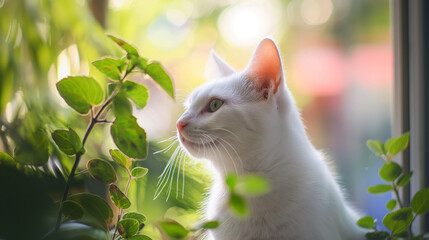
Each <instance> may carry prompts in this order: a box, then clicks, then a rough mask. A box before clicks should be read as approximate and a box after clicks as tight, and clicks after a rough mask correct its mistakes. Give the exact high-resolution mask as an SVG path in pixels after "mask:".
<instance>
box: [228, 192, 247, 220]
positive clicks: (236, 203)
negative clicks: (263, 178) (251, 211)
mask: <svg viewBox="0 0 429 240" xmlns="http://www.w3.org/2000/svg"><path fill="white" fill-rule="evenodd" d="M229 207H230V208H231V210H232V212H233V213H235V214H236V215H237V216H238V217H246V216H247V215H248V208H247V205H246V202H245V201H244V198H243V197H242V196H240V195H237V194H235V193H231V196H230V198H229Z"/></svg>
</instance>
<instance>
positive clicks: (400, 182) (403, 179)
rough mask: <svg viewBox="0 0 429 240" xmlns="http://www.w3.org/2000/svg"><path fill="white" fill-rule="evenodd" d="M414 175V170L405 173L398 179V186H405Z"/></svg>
mask: <svg viewBox="0 0 429 240" xmlns="http://www.w3.org/2000/svg"><path fill="white" fill-rule="evenodd" d="M412 176H413V172H407V173H405V174H403V175H402V176H401V177H400V178H399V179H398V182H397V183H396V185H398V187H403V186H405V185H407V184H408V183H409V182H410V180H411V177H412Z"/></svg>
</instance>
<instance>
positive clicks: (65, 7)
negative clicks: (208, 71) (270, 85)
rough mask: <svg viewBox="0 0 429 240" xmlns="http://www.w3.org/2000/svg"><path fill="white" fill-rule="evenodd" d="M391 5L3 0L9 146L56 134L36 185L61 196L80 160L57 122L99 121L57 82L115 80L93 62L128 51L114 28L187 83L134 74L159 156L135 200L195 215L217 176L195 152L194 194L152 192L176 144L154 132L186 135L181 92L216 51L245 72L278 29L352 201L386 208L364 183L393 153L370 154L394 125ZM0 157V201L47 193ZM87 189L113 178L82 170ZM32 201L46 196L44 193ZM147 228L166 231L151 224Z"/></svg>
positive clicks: (103, 149) (301, 99)
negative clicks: (160, 83)
mask: <svg viewBox="0 0 429 240" xmlns="http://www.w3.org/2000/svg"><path fill="white" fill-rule="evenodd" d="M389 11H390V10H389V1H387V0H377V1H374V0H284V1H281V0H158V1H150V0H68V1H58V0H0V115H1V122H0V137H1V143H2V144H0V151H2V152H6V153H9V154H10V155H13V150H14V148H15V147H16V146H18V145H20V146H25V148H26V149H27V150H28V152H29V153H31V154H32V156H34V157H36V156H37V154H38V145H37V144H38V143H40V141H42V140H43V139H45V140H44V141H47V142H48V145H49V154H50V158H49V161H48V163H47V164H45V166H42V167H39V168H29V169H27V170H26V171H30V172H31V174H30V175H31V176H32V178H33V177H35V178H36V179H39V180H40V182H41V183H35V182H38V181H39V180H37V181H36V180H35V181H31V182H32V183H33V184H36V185H37V184H38V186H39V187H41V189H44V191H46V195H48V196H49V197H50V199H53V200H57V199H58V198H59V196H60V194H61V192H62V189H63V184H64V180H63V177H62V174H61V172H65V173H67V172H69V171H70V168H71V165H72V163H73V159H72V158H69V157H67V156H65V155H64V154H62V153H61V152H60V151H59V150H58V149H57V148H56V147H55V145H54V144H53V142H52V140H51V139H50V132H52V131H53V130H54V129H58V128H65V127H68V126H73V127H74V129H76V130H77V132H78V134H80V135H81V136H82V135H83V133H84V131H85V128H86V125H87V124H88V121H89V119H88V118H87V117H82V116H80V115H78V114H77V113H76V112H74V111H73V110H71V109H69V108H68V107H67V106H66V104H65V103H64V101H63V100H62V99H61V98H60V96H59V94H58V93H57V90H56V88H55V83H56V82H58V81H59V80H60V79H62V78H63V77H66V76H68V75H88V74H90V75H92V76H94V77H95V78H96V79H97V80H98V81H100V83H102V84H103V85H104V84H105V83H106V79H105V78H104V77H103V75H102V74H101V73H100V72H98V71H97V70H96V69H95V68H94V67H93V66H92V65H91V64H90V62H91V61H93V60H95V59H98V58H100V57H101V56H104V55H114V56H119V54H120V50H119V49H118V48H117V47H116V46H115V44H114V43H112V42H111V41H110V40H109V39H108V38H107V37H106V35H105V34H106V33H112V34H115V35H117V36H121V37H122V38H123V39H126V40H127V41H129V42H131V43H133V44H134V45H135V46H136V47H137V48H138V50H139V52H140V53H141V55H142V56H144V57H146V58H149V59H154V60H159V61H160V62H161V63H162V64H163V66H164V67H165V68H166V69H167V71H168V72H169V74H170V75H171V76H172V79H173V81H174V84H175V88H176V95H177V99H176V101H172V100H171V99H170V98H169V97H168V96H167V94H165V93H164V92H163V91H162V90H160V89H159V88H158V87H157V86H156V85H155V84H153V83H152V82H151V81H150V80H148V79H146V78H145V77H144V76H142V75H134V77H133V80H135V81H138V82H141V83H144V84H146V85H147V86H148V87H149V89H150V94H151V96H150V99H149V103H148V106H147V107H146V108H145V109H143V110H137V109H134V114H135V115H136V116H137V118H138V122H139V124H140V125H141V126H142V127H143V128H144V129H145V130H146V132H147V133H148V138H149V140H150V141H151V142H152V143H151V146H150V150H151V152H150V154H149V157H148V158H147V159H146V160H145V161H143V162H138V164H139V165H141V166H144V167H147V168H149V170H150V172H149V175H148V178H145V179H142V180H139V181H138V182H136V183H133V184H132V185H131V188H130V194H129V195H130V197H131V201H132V202H133V203H134V204H133V206H132V207H131V210H139V211H141V212H143V213H145V214H146V215H147V217H148V220H149V222H152V223H153V222H156V221H157V220H158V219H160V218H161V217H164V216H168V217H171V218H175V219H176V220H178V221H179V222H181V223H182V224H184V225H185V226H190V225H191V224H193V223H194V222H195V221H196V220H197V219H198V218H199V214H200V213H199V212H198V211H197V209H198V208H199V206H200V203H201V201H202V200H203V199H204V196H205V195H204V194H205V193H206V191H207V187H208V186H209V185H210V171H209V170H207V166H206V165H205V163H204V161H195V160H190V159H189V160H188V161H187V165H186V176H187V178H186V180H185V182H186V183H185V186H186V187H185V194H184V198H183V199H182V198H181V185H180V189H178V192H179V197H178V198H176V196H175V195H176V194H175V193H176V189H175V186H174V185H175V184H173V187H172V188H173V189H172V195H171V196H170V198H169V199H168V201H166V195H167V194H166V192H165V191H164V193H163V194H161V195H160V197H159V198H158V199H156V200H153V196H154V193H155V188H156V187H155V185H156V181H157V177H158V176H159V175H160V174H161V172H162V170H163V168H164V167H165V164H166V162H167V160H168V158H169V155H171V154H172V152H173V151H172V150H174V149H172V150H171V151H169V152H167V153H165V154H158V155H152V154H151V153H153V152H154V151H157V150H160V149H162V148H164V147H166V146H168V144H169V142H165V143H157V142H158V141H160V140H162V139H166V138H168V137H170V136H172V135H174V134H175V128H174V126H175V121H176V119H177V118H178V117H179V116H180V114H181V112H182V111H183V110H182V107H181V102H182V101H183V100H184V99H185V98H186V96H187V95H188V94H189V93H190V92H191V91H192V89H194V88H195V87H196V86H198V85H200V84H202V83H203V82H204V78H203V75H204V71H205V64H206V61H207V58H208V56H209V52H210V50H211V49H215V50H216V51H217V52H218V54H219V55H220V56H222V57H223V58H224V59H225V60H226V61H227V62H229V63H230V65H232V66H233V67H235V68H236V69H237V70H241V69H243V68H244V67H245V66H246V64H247V61H248V60H249V58H250V56H251V53H252V51H253V49H254V47H255V46H256V44H257V43H258V41H260V40H261V39H262V38H263V37H265V36H270V37H272V38H273V39H274V40H275V41H276V42H277V44H278V46H279V48H280V51H281V53H282V56H283V64H284V69H285V74H286V78H287V84H288V87H289V88H290V89H291V90H292V92H293V94H294V96H295V98H296V99H297V103H298V105H299V107H300V109H301V112H302V116H303V120H304V122H305V124H306V126H307V131H308V134H309V136H310V139H311V140H312V142H313V143H314V144H315V145H316V147H317V148H320V149H322V150H323V151H324V152H325V153H326V155H327V156H329V158H330V159H332V162H334V163H335V165H336V167H337V170H338V176H339V177H338V178H339V181H340V183H341V184H342V186H344V189H346V190H345V191H346V193H347V196H348V199H349V201H350V202H351V203H352V204H353V205H355V206H356V207H357V209H359V210H360V211H361V212H362V213H363V214H369V215H372V216H374V217H376V218H378V219H382V217H383V216H384V214H385V213H387V210H386V209H384V204H385V202H387V201H388V199H390V195H389V194H385V195H380V196H370V195H369V194H368V193H367V192H366V188H367V187H368V186H371V185H374V184H375V183H377V182H379V181H381V180H379V179H378V175H377V170H376V168H375V167H377V166H381V164H382V161H381V160H380V159H376V158H375V157H373V156H372V155H371V154H370V152H369V151H368V150H367V149H366V147H365V141H366V140H367V139H380V140H382V141H384V140H385V139H387V138H388V137H389V136H390V124H391V121H390V116H391V113H390V108H391V107H390V102H391V92H392V83H393V53H392V49H391V36H390V19H389ZM107 135H108V128H103V127H101V126H98V127H97V129H96V130H95V131H94V132H93V134H92V135H91V136H90V138H89V142H88V144H87V146H86V149H87V154H86V155H85V156H84V161H82V162H81V164H82V167H83V166H84V165H85V164H86V160H88V159H91V158H95V157H99V156H103V157H104V158H106V159H107V158H108V152H107V151H108V149H110V148H113V147H114V144H113V143H112V141H111V140H110V138H108V137H106V136H107ZM41 139H42V140H41ZM39 147H40V146H39ZM0 167H1V168H2V169H1V170H2V171H3V172H4V173H5V174H3V175H2V179H1V180H5V181H6V182H4V181H3V182H2V183H1V184H2V185H5V186H3V189H6V190H7V191H6V190H5V191H2V193H1V194H2V196H3V197H1V196H0V200H2V201H4V202H6V203H8V201H10V199H12V198H8V197H5V196H6V195H8V196H10V195H14V196H17V198H20V199H24V200H23V201H22V202H19V204H18V202H17V203H16V206H20V204H21V205H24V204H27V205H28V204H30V203H28V202H30V199H32V194H33V195H37V194H38V192H37V191H33V192H28V194H27V193H26V192H25V191H24V190H25V187H24V188H23V187H22V186H27V187H28V184H26V183H22V184H21V183H20V182H19V181H18V180H17V179H19V177H17V176H20V175H19V173H17V174H10V177H11V178H13V179H15V180H16V181H17V182H15V181H11V179H10V178H9V177H6V175H7V173H11V172H13V171H15V170H13V169H9V168H5V167H4V166H0ZM7 176H9V175H7ZM13 176H15V177H13ZM123 177H125V174H124V173H123ZM122 182H123V183H124V184H125V181H122ZM122 187H123V186H122ZM84 189H85V190H88V191H91V192H95V193H97V194H100V195H105V194H106V189H105V187H104V186H103V185H100V184H98V183H97V182H95V181H93V180H91V179H90V178H89V177H88V176H85V175H81V176H80V178H79V179H78V180H77V181H76V184H75V188H74V190H73V191H74V192H76V191H79V190H84ZM40 194H41V193H40ZM4 202H2V203H4ZM42 202H44V201H42ZM6 205H7V204H6ZM32 206H35V207H36V206H39V205H37V202H36V201H34V203H33V205H32ZM3 207H4V208H6V206H3ZM8 208H9V207H8ZM29 208H31V207H29ZM3 210H5V209H3ZM5 211H6V210H5ZM5 213H6V214H2V216H1V217H0V218H1V219H0V221H1V222H0V226H1V227H0V237H7V236H10V232H11V228H8V226H14V223H12V222H10V221H9V220H5V219H10V218H13V217H14V216H15V217H16V216H17V215H16V214H18V213H16V212H14V211H13V210H11V209H8V211H6V212H5ZM8 214H9V215H8ZM23 214H24V213H23ZM36 215H37V214H36ZM47 218H48V219H49V216H48V217H47ZM48 222H49V220H48ZM380 222H381V221H380ZM1 223H4V224H5V225H3V224H1ZM379 224H381V223H379ZM47 225H49V224H47ZM145 231H147V233H148V234H149V235H152V236H154V239H157V238H156V237H157V236H158V235H157V234H158V233H157V230H156V229H155V228H154V227H153V226H150V225H149V226H148V227H147V228H145ZM11 239H12V238H11Z"/></svg>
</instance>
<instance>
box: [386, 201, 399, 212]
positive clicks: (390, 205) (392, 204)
mask: <svg viewBox="0 0 429 240" xmlns="http://www.w3.org/2000/svg"><path fill="white" fill-rule="evenodd" d="M396 203H397V202H396V200H395V199H392V200H390V201H388V202H387V203H386V208H387V209H388V210H389V211H392V210H393V209H395V207H396Z"/></svg>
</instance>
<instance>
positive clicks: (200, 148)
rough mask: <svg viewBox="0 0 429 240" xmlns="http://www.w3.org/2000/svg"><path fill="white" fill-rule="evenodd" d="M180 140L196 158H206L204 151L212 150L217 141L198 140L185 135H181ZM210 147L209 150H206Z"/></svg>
mask: <svg viewBox="0 0 429 240" xmlns="http://www.w3.org/2000/svg"><path fill="white" fill-rule="evenodd" d="M179 140H180V143H181V145H182V146H183V147H184V148H185V149H186V151H187V152H188V153H189V154H190V155H191V156H192V157H195V158H204V157H207V156H205V154H204V153H206V152H207V151H210V150H212V149H213V148H216V146H217V141H216V140H213V141H210V142H196V141H193V140H190V139H189V138H185V137H183V136H180V135H179ZM206 149H208V150H206Z"/></svg>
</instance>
